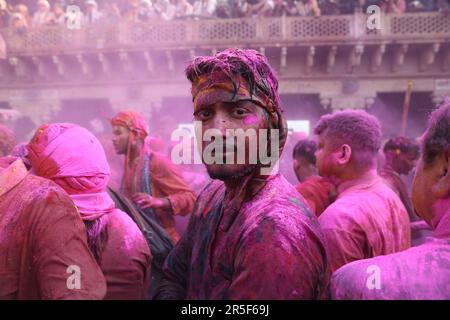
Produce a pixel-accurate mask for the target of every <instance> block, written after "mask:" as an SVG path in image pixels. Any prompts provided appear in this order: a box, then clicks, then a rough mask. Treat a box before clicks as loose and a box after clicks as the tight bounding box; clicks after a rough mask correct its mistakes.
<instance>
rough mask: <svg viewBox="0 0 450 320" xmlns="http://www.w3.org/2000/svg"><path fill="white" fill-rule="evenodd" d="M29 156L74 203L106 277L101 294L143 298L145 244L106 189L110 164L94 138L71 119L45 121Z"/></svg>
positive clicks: (147, 267) (145, 288) (148, 260)
mask: <svg viewBox="0 0 450 320" xmlns="http://www.w3.org/2000/svg"><path fill="white" fill-rule="evenodd" d="M28 158H29V160H30V163H31V166H32V170H33V171H34V173H35V174H37V175H38V176H41V177H44V178H47V179H50V180H52V181H54V182H55V183H56V184H57V185H59V186H60V187H62V188H63V189H64V190H65V191H66V192H67V193H68V194H69V195H70V198H71V199H72V200H73V202H74V203H75V205H76V207H77V208H78V211H79V213H80V215H81V218H82V220H83V221H84V224H85V226H86V232H87V238H88V245H89V248H90V249H91V251H92V253H93V255H94V257H95V258H96V260H97V262H98V264H99V266H100V268H101V269H102V271H103V274H104V276H105V279H106V284H107V292H106V296H105V299H143V298H145V297H146V294H147V292H148V286H149V281H150V279H151V278H150V263H151V254H150V250H149V248H148V245H147V243H146V241H145V238H144V236H143V235H142V233H141V231H140V230H139V228H138V227H137V225H136V224H135V223H134V221H133V220H132V219H131V218H130V217H129V216H128V215H127V214H126V213H124V212H122V211H120V210H118V209H116V208H115V204H114V202H113V201H112V199H111V198H110V196H109V195H108V193H107V192H106V188H107V184H108V180H109V176H110V169H109V165H108V162H107V161H106V156H105V153H104V151H103V148H102V146H101V144H100V142H99V141H98V140H97V138H96V137H95V136H94V135H93V134H92V133H90V132H89V131H88V130H86V129H84V128H82V127H79V126H77V125H74V124H70V123H54V124H46V125H43V126H41V127H40V128H39V129H38V130H37V132H36V134H35V135H34V137H33V138H32V140H31V141H30V143H29V144H28Z"/></svg>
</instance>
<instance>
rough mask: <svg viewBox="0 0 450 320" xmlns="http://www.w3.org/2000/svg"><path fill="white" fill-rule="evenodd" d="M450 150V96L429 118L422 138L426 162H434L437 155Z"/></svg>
mask: <svg viewBox="0 0 450 320" xmlns="http://www.w3.org/2000/svg"><path fill="white" fill-rule="evenodd" d="M449 151H450V98H447V99H446V100H445V102H444V103H443V104H442V105H441V107H440V108H439V109H437V110H434V111H433V112H432V113H431V115H430V118H429V119H428V126H427V130H426V131H425V134H424V136H423V139H422V152H423V157H424V160H425V164H427V165H429V164H432V163H433V161H434V159H435V158H436V156H437V155H439V154H441V153H443V152H449Z"/></svg>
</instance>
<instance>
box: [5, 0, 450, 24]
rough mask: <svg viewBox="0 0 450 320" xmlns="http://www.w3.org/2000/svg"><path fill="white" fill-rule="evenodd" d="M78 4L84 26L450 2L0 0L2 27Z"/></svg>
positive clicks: (65, 14) (61, 13)
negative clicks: (101, 23)
mask: <svg viewBox="0 0 450 320" xmlns="http://www.w3.org/2000/svg"><path fill="white" fill-rule="evenodd" d="M70 5H76V6H77V7H78V8H79V9H80V12H81V14H80V15H77V16H76V18H77V19H80V17H81V19H80V20H81V23H82V24H83V25H89V24H94V23H98V22H100V21H102V20H103V19H107V20H108V21H110V22H113V23H114V22H119V21H126V22H144V23H145V22H148V21H152V20H164V21H170V20H175V19H199V18H201V19H208V18H242V17H261V16H263V17H281V16H321V15H338V14H353V13H354V12H361V11H366V10H367V7H368V6H370V5H378V6H379V7H380V8H381V10H382V11H383V12H386V13H397V14H401V13H404V12H429V11H442V12H446V13H448V12H449V10H450V0H414V1H412V0H53V1H52V0H0V28H7V27H13V28H15V29H18V30H28V29H29V28H37V27H41V26H48V25H62V24H65V23H67V21H68V20H70V19H75V13H70V12H69V11H68V10H67V7H68V6H70Z"/></svg>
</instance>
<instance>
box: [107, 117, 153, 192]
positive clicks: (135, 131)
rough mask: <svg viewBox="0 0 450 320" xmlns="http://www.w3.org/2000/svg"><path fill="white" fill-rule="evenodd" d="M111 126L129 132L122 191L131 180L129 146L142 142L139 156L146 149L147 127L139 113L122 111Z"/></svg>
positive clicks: (114, 118) (113, 119)
mask: <svg viewBox="0 0 450 320" xmlns="http://www.w3.org/2000/svg"><path fill="white" fill-rule="evenodd" d="M111 124H112V125H113V126H122V127H125V128H127V129H128V130H130V135H129V136H128V144H127V153H126V155H125V167H124V171H123V172H124V178H123V180H122V191H124V190H123V189H124V188H125V181H130V180H132V178H133V177H131V176H130V172H129V171H130V170H129V163H130V161H131V159H130V157H131V146H132V145H133V143H135V142H136V141H137V140H142V141H143V142H144V143H143V145H142V147H141V150H140V151H139V154H142V152H143V150H144V149H145V148H146V147H148V145H146V144H145V141H146V139H147V137H148V125H147V122H146V121H145V119H144V117H142V116H141V115H140V114H139V113H137V112H134V111H130V110H124V111H120V112H119V113H118V114H116V115H115V116H114V117H113V118H112V119H111Z"/></svg>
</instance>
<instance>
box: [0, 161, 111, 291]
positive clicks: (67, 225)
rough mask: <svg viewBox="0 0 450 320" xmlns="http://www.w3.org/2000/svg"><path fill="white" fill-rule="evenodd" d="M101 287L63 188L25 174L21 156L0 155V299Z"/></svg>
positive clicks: (80, 225) (79, 223) (102, 281)
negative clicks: (0, 156)
mask: <svg viewBox="0 0 450 320" xmlns="http://www.w3.org/2000/svg"><path fill="white" fill-rule="evenodd" d="M77 278H78V280H79V281H78V280H77ZM72 280H73V281H72ZM105 293H106V284H105V279H104V277H103V274H102V272H101V270H100V268H99V267H98V265H97V263H96V261H95V259H94V257H93V255H92V253H91V252H90V250H89V247H88V244H87V241H86V232H85V229H84V225H83V222H82V221H81V219H80V216H79V214H78V212H77V209H76V208H75V206H74V204H73V202H72V200H71V199H70V198H69V196H68V195H67V193H66V192H64V190H62V189H61V188H60V187H59V186H57V185H56V184H55V183H54V182H52V181H50V180H47V179H43V178H41V177H36V176H34V175H32V174H29V172H28V170H27V168H26V167H25V165H24V163H23V162H22V160H21V159H20V158H16V157H2V158H0V300H61V299H64V300H66V299H67V300H74V299H82V300H87V299H102V298H103V297H104V296H105Z"/></svg>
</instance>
